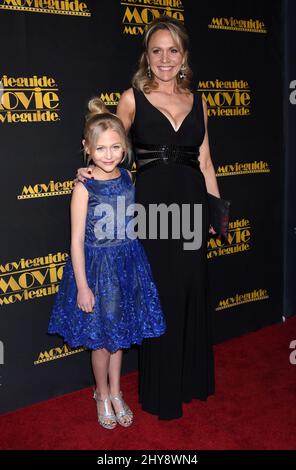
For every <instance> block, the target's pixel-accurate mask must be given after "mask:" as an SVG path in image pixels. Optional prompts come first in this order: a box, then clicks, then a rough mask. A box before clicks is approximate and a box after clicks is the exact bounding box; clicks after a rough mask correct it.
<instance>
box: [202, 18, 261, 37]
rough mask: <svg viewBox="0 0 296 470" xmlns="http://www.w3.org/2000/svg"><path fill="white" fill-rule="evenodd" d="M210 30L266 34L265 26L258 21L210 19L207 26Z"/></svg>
mask: <svg viewBox="0 0 296 470" xmlns="http://www.w3.org/2000/svg"><path fill="white" fill-rule="evenodd" d="M208 27H209V28H210V29H227V30H230V31H243V32H246V33H265V34H266V33H267V30H266V29H265V24H264V23H263V21H260V20H253V19H249V20H239V19H237V18H233V17H232V16H231V17H230V18H215V17H213V18H212V21H211V23H210V24H209V25H208Z"/></svg>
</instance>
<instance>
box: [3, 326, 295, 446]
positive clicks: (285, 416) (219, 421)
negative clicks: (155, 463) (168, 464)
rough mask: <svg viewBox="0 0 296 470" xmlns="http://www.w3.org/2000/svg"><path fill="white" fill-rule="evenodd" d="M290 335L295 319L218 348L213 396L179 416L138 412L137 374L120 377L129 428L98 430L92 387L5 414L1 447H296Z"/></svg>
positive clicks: (293, 375) (293, 329)
mask: <svg viewBox="0 0 296 470" xmlns="http://www.w3.org/2000/svg"><path fill="white" fill-rule="evenodd" d="M293 339H296V317H294V318H292V319H290V320H287V322H286V323H284V324H278V325H274V326H271V327H268V328H264V329H262V330H260V331H258V332H256V333H252V334H248V335H245V336H243V337H240V338H236V339H234V340H231V341H228V342H226V343H223V344H220V345H218V346H216V347H215V358H216V394H215V395H214V396H213V397H211V398H210V399H209V400H208V401H207V402H206V403H203V402H198V401H194V402H192V403H191V404H187V405H185V406H184V416H183V418H182V419H179V420H174V421H159V420H158V419H157V418H156V417H154V416H151V415H149V414H147V413H144V412H143V411H141V410H140V407H139V405H138V404H137V374H136V373H133V374H129V375H126V376H125V377H123V380H122V389H123V390H124V394H125V397H126V398H127V401H128V402H129V404H130V405H131V407H132V409H133V410H134V412H135V423H134V425H133V426H132V427H131V428H129V429H123V428H121V427H120V426H117V428H116V429H115V430H113V431H108V430H104V429H103V428H101V427H100V426H99V425H98V424H97V422H96V409H95V402H94V401H93V400H92V399H91V390H90V389H87V390H82V391H80V392H75V393H72V394H68V395H65V396H63V397H60V398H55V399H52V400H49V401H47V402H43V403H39V404H37V405H34V406H31V407H28V408H25V409H22V410H19V411H17V412H15V413H10V414H7V415H4V416H2V417H1V420H0V433H1V441H0V442H1V443H0V446H1V449H96V450H99V449H102V450H106V449H109V450H112V449H114V450H122V449H128V450H130V449H143V450H144V449H155V450H156V449H174V450H176V449H195V450H199V449H295V447H296V446H295V443H296V407H295V403H296V365H292V364H290V362H289V355H290V352H291V350H290V349H289V345H290V342H291V341H292V340H293ZM168 393H170V390H168Z"/></svg>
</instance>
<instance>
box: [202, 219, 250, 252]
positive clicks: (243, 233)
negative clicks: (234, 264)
mask: <svg viewBox="0 0 296 470" xmlns="http://www.w3.org/2000/svg"><path fill="white" fill-rule="evenodd" d="M251 236H252V229H251V223H250V221H249V220H248V219H237V220H235V221H233V222H229V224H228V234H227V240H222V238H221V237H220V236H217V235H212V236H211V238H210V239H209V241H208V252H207V258H208V259H213V258H217V257H219V256H226V255H233V254H236V253H244V252H246V251H249V250H250V249H251V244H250V243H251Z"/></svg>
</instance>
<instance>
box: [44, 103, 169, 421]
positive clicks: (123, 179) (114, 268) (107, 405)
mask: <svg viewBox="0 0 296 470" xmlns="http://www.w3.org/2000/svg"><path fill="white" fill-rule="evenodd" d="M88 110H89V112H88V114H87V116H86V124H85V129H84V140H83V146H84V151H85V155H86V156H87V158H88V163H89V161H90V160H92V162H93V163H94V165H95V168H94V169H93V172H92V175H93V179H89V180H87V181H86V182H81V181H79V182H78V183H77V184H76V186H75V188H74V190H73V194H72V200H71V258H70V257H69V259H68V261H67V263H66V266H65V268H64V274H63V278H62V281H61V284H60V288H59V292H58V294H57V295H56V298H55V302H54V307H53V310H52V314H51V318H50V323H49V329H48V331H49V333H52V334H55V333H57V334H59V335H61V336H63V337H64V339H65V341H66V342H67V343H68V344H69V345H70V346H71V347H77V346H84V347H86V348H89V349H91V350H92V353H91V359H92V368H93V372H94V376H95V381H96V389H95V391H94V395H93V398H94V399H95V400H96V402H97V410H98V421H99V423H100V424H101V425H102V426H103V427H104V428H107V429H113V428H115V426H116V425H117V423H119V424H120V425H122V426H124V427H128V426H130V425H131V424H132V421H133V413H132V411H131V410H130V408H129V407H128V405H127V404H126V403H125V401H124V400H123V396H122V393H121V391H120V370H121V363H122V348H129V347H130V346H131V345H132V344H141V342H142V340H143V339H144V338H151V337H158V336H161V335H162V334H163V333H164V331H165V321H164V317H163V313H162V310H161V306H160V302H159V297H158V293H157V290H156V286H155V284H154V281H153V278H152V273H151V268H150V265H149V263H148V260H147V257H146V254H145V252H144V250H143V247H142V245H141V243H140V242H139V240H137V239H136V238H135V237H133V236H130V233H132V232H130V231H129V229H128V226H130V223H131V222H133V217H132V216H127V215H125V214H124V217H123V218H122V210H118V207H119V205H118V201H119V202H120V203H121V204H122V202H123V201H124V202H125V208H127V207H128V206H129V205H132V204H133V203H134V186H133V183H132V180H131V174H130V172H129V171H127V170H125V169H124V168H120V167H118V164H120V163H121V162H122V161H123V160H124V159H125V158H127V157H128V155H129V144H128V139H127V136H126V132H125V130H124V127H123V124H122V122H121V121H120V119H119V118H118V117H117V116H115V115H113V114H111V113H109V112H108V111H107V109H106V107H105V105H104V104H103V103H102V102H101V101H100V99H99V98H93V99H92V100H90V102H89V104H88ZM121 207H122V206H121ZM119 212H120V214H119ZM113 217H114V219H113V221H112V218H113Z"/></svg>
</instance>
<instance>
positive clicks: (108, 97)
mask: <svg viewBox="0 0 296 470" xmlns="http://www.w3.org/2000/svg"><path fill="white" fill-rule="evenodd" d="M100 99H101V100H102V101H103V103H104V104H105V105H106V106H117V105H118V102H119V100H120V93H119V92H111V93H101V94H100Z"/></svg>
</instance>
